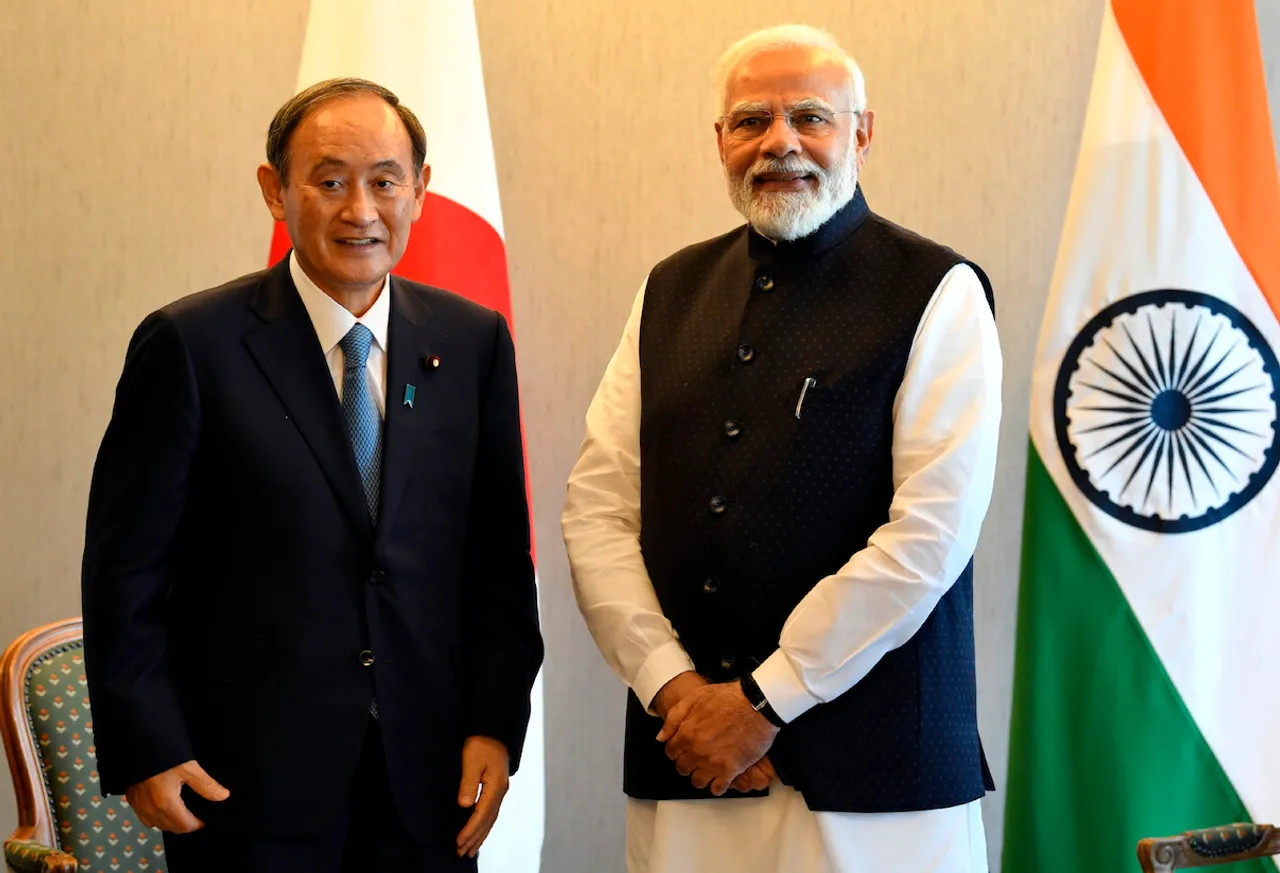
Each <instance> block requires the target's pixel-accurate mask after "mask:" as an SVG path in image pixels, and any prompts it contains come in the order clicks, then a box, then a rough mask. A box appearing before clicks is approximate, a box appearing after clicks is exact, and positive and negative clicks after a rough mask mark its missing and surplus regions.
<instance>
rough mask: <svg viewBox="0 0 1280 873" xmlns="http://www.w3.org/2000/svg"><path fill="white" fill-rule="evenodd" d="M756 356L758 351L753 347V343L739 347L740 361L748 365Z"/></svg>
mask: <svg viewBox="0 0 1280 873" xmlns="http://www.w3.org/2000/svg"><path fill="white" fill-rule="evenodd" d="M755 356H756V350H755V349H754V348H752V347H751V343H743V344H742V345H740V346H738V360H739V361H742V363H744V364H745V363H747V362H748V361H750V360H751V359H752V358H754V357H755Z"/></svg>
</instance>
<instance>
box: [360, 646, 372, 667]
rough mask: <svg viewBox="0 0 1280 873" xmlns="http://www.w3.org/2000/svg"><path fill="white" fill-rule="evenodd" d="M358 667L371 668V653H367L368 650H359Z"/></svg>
mask: <svg viewBox="0 0 1280 873" xmlns="http://www.w3.org/2000/svg"><path fill="white" fill-rule="evenodd" d="M360 666H361V667H372V666H373V652H371V651H369V650H368V649H361V650H360Z"/></svg>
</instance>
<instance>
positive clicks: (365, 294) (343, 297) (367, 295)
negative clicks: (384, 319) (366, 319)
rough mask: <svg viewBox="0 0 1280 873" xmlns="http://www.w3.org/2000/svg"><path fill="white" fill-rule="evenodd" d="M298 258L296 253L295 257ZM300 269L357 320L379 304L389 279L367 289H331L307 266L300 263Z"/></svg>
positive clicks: (312, 282)
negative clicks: (317, 278) (319, 280)
mask: <svg viewBox="0 0 1280 873" xmlns="http://www.w3.org/2000/svg"><path fill="white" fill-rule="evenodd" d="M294 256H295V257H297V255H296V253H295V255H294ZM298 267H299V268H300V269H301V270H302V272H303V273H304V274H305V275H306V277H307V278H308V279H310V280H311V284H313V285H315V286H316V287H317V288H319V289H320V290H321V291H322V292H323V293H324V295H325V296H326V297H328V298H329V299H330V300H333V301H334V302H335V303H337V304H338V305H339V306H341V307H342V308H343V309H345V310H347V311H348V312H350V313H351V314H352V315H354V316H355V317H356V318H359V317H360V316H362V315H364V314H365V313H366V312H368V311H369V310H370V309H371V308H372V307H373V304H374V303H377V302H378V295H379V294H381V293H382V289H383V288H385V287H386V284H387V277H386V276H383V277H382V278H381V279H379V280H378V281H377V282H374V283H373V284H372V285H370V286H367V287H360V288H330V287H328V286H327V285H324V284H321V283H320V282H318V281H316V277H315V276H313V275H311V271H310V270H308V269H307V266H306V264H304V263H302V261H300V260H299V261H298Z"/></svg>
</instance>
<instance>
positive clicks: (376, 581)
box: [369, 570, 387, 585]
mask: <svg viewBox="0 0 1280 873" xmlns="http://www.w3.org/2000/svg"><path fill="white" fill-rule="evenodd" d="M385 581H387V574H386V573H384V572H382V571H381V570H374V571H373V572H372V573H370V574H369V584H370V585H381V584H382V583H383V582H385Z"/></svg>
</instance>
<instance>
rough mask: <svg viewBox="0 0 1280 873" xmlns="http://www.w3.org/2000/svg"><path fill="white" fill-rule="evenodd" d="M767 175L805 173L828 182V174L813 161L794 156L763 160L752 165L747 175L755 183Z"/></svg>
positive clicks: (748, 179)
mask: <svg viewBox="0 0 1280 873" xmlns="http://www.w3.org/2000/svg"><path fill="white" fill-rule="evenodd" d="M765 173H804V174H809V175H813V176H817V177H818V180H819V181H826V178H827V174H826V172H824V171H823V169H822V168H821V167H819V166H818V165H817V164H815V163H813V162H812V161H807V160H805V159H804V158H801V157H797V156H794V155H791V156H788V157H785V158H762V159H760V160H758V161H756V162H755V164H753V165H752V167H751V170H750V172H748V173H747V181H749V182H754V181H755V180H756V179H758V178H760V176H762V175H764V174H765Z"/></svg>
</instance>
